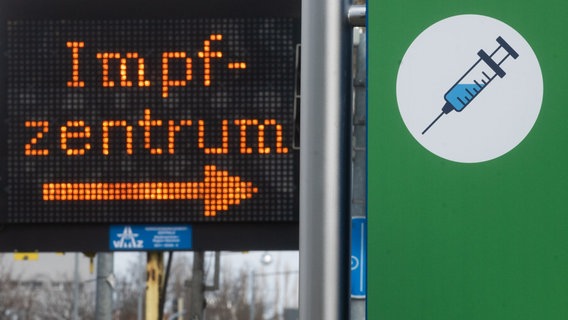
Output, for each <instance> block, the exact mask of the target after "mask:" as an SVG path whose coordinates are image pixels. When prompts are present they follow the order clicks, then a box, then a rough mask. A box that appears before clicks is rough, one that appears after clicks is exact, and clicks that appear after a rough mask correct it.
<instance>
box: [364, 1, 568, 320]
mask: <svg viewBox="0 0 568 320" xmlns="http://www.w3.org/2000/svg"><path fill="white" fill-rule="evenodd" d="M368 13H369V16H368V18H369V20H368V32H369V33H368V45H369V52H368V53H369V54H368V59H369V69H368V70H369V80H368V84H369V96H368V99H369V108H368V112H369V116H368V122H367V123H368V130H369V132H368V133H369V139H368V152H369V167H368V170H369V171H368V183H369V190H368V192H369V197H368V200H369V201H368V208H369V211H368V222H369V226H368V228H369V230H370V233H369V248H368V250H369V260H368V261H369V270H371V271H370V272H369V282H368V284H369V295H368V297H369V300H368V317H369V319H441V320H442V319H464V320H467V319H536V318H539V319H563V318H565V317H566V315H567V314H568V306H567V305H566V303H565V297H566V296H568V289H567V288H568V287H567V286H566V284H568V275H567V274H566V266H567V265H568V256H566V255H565V254H563V252H565V251H566V250H565V248H566V245H567V244H568V233H566V232H565V231H566V228H567V222H566V221H567V219H566V200H565V199H566V196H565V190H567V189H568V166H567V165H566V158H567V157H568V149H567V148H566V146H567V145H568V134H567V133H566V130H565V128H566V123H565V119H566V118H568V109H566V108H564V105H565V104H566V99H565V92H566V90H565V85H566V79H567V78H566V74H568V73H567V64H566V62H565V59H564V57H566V56H567V55H568V44H566V42H564V41H559V40H558V31H557V30H564V29H566V26H567V21H568V5H567V4H566V3H565V2H561V1H555V0H545V1H540V2H534V1H525V0H522V1H510V0H505V1H488V0H481V1H475V2H448V1H443V0H435V1H428V2H424V1H407V2H405V3H404V4H402V3H400V2H398V1H374V2H373V1H371V2H369V7H368Z"/></svg>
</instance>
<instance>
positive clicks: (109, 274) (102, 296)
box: [95, 252, 114, 320]
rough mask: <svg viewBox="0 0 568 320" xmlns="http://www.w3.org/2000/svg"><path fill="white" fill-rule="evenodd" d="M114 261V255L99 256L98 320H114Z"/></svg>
mask: <svg viewBox="0 0 568 320" xmlns="http://www.w3.org/2000/svg"><path fill="white" fill-rule="evenodd" d="M113 260H114V257H113V254H112V253H109V252H100V253H98V254H97V297H96V304H95V308H96V310H95V319H96V320H110V319H112V290H113V287H112V281H113V263H114V261H113Z"/></svg>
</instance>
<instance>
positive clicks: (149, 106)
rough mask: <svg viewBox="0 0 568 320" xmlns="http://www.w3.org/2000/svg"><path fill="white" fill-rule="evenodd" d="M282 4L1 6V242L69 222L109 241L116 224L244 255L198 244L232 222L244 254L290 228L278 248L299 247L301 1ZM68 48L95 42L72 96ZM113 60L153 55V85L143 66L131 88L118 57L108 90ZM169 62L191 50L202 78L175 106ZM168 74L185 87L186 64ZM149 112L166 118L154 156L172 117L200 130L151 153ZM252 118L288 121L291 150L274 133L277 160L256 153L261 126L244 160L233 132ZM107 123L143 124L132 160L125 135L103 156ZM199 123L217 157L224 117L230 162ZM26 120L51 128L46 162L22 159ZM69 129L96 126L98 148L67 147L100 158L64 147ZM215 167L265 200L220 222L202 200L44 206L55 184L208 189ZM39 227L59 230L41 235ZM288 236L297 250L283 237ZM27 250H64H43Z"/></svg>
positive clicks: (155, 133) (149, 64)
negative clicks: (203, 185)
mask: <svg viewBox="0 0 568 320" xmlns="http://www.w3.org/2000/svg"><path fill="white" fill-rule="evenodd" d="M279 2H281V3H278V2H267V1H262V2H261V1H244V2H243V1H238V2H236V1H207V2H204V3H192V2H188V1H172V0H167V1H160V2H155V1H115V2H111V1H106V0H105V1H97V2H92V1H89V2H84V3H83V1H65V0H58V1H45V0H43V1H39V0H24V1H21V0H12V1H6V0H0V16H1V18H2V24H1V28H2V30H1V43H0V45H1V48H0V49H1V50H2V52H3V53H4V54H3V55H2V58H1V61H0V68H1V69H0V72H1V75H2V77H1V81H2V82H1V83H0V85H1V87H0V89H1V90H0V99H1V101H2V107H1V108H0V116H1V117H2V118H3V119H4V125H3V126H2V128H1V131H0V134H1V135H2V136H3V137H4V138H3V139H2V145H1V148H2V149H1V150H0V151H2V152H1V157H2V163H3V166H2V167H3V168H2V172H1V178H2V180H1V183H2V185H3V188H2V193H1V195H0V197H1V198H0V208H1V211H0V220H1V221H4V222H5V223H6V224H7V226H6V228H7V230H6V231H4V233H3V234H4V235H8V234H11V235H12V236H13V234H14V233H13V232H12V231H10V230H16V229H14V228H17V229H18V230H22V229H21V228H23V227H24V228H25V229H23V230H28V229H29V228H28V227H30V228H32V229H34V230H35V231H34V233H35V235H38V234H41V233H42V232H47V233H46V235H47V234H50V233H49V232H54V230H56V229H58V228H61V227H62V226H66V227H74V226H75V227H76V226H77V225H80V224H85V223H89V224H91V226H92V227H90V228H88V230H89V231H86V230H85V229H84V228H85V227H81V228H83V232H82V234H83V235H85V234H89V232H90V233H93V237H97V236H95V234H101V235H102V234H104V231H103V230H105V226H106V225H107V224H110V223H129V224H132V223H170V224H171V223H192V224H195V226H194V229H195V232H194V233H195V237H196V239H194V243H195V245H196V246H197V247H202V248H207V247H215V248H218V249H222V248H223V247H231V248H235V244H234V243H233V244H231V245H228V246H225V245H223V241H219V240H215V241H210V240H211V239H209V240H207V241H203V243H202V244H200V240H199V237H200V236H199V235H200V231H199V230H200V228H203V229H204V230H206V229H207V230H211V229H210V228H211V227H213V226H215V225H216V224H217V223H219V222H230V225H231V226H234V227H230V226H223V227H222V228H220V229H219V230H221V229H223V228H224V229H223V230H225V231H224V232H225V233H227V234H233V235H234V236H238V235H239V234H241V233H244V232H246V234H247V236H245V237H243V241H244V242H243V246H244V247H246V248H244V247H243V248H242V249H247V248H251V249H252V248H254V247H255V245H253V244H252V242H255V241H256V240H255V239H257V240H258V239H259V238H257V237H255V236H251V235H250V234H251V233H252V234H254V233H255V230H263V231H264V232H266V231H269V232H270V231H271V230H277V229H275V228H278V227H279V226H282V227H283V229H281V230H282V231H284V233H286V234H287V235H285V236H284V235H282V234H280V235H278V234H275V235H273V236H271V237H274V236H276V237H278V236H279V237H281V239H280V240H278V241H277V242H278V243H280V244H278V245H276V247H274V248H275V249H278V248H293V247H295V246H297V239H296V237H297V222H298V183H297V182H298V151H297V150H296V149H294V148H293V146H294V141H293V139H294V132H295V130H296V128H295V119H294V117H295V115H294V95H295V90H296V76H297V75H296V70H295V64H296V47H297V44H298V43H299V17H300V15H299V11H300V3H299V1H279ZM211 35H222V39H219V40H217V41H211V48H210V51H218V52H222V55H223V56H222V57H219V58H214V59H211V63H210V70H211V84H210V85H208V86H206V85H205V71H204V70H205V69H206V63H205V60H204V59H203V58H200V57H199V52H203V51H204V50H205V49H204V46H205V44H204V41H206V40H209V38H210V36H211ZM67 42H83V43H84V47H82V48H81V49H80V50H79V74H80V80H81V81H84V83H85V86H84V87H68V86H67V82H68V81H70V80H72V79H71V75H72V71H73V70H72V55H71V54H72V50H71V48H68V47H67V45H66V44H67ZM104 52H108V53H120V54H121V55H122V57H124V55H126V54H127V53H132V52H136V53H137V54H138V55H139V57H142V58H144V66H145V77H146V80H148V81H150V83H151V84H150V86H147V87H138V86H137V85H136V82H137V81H136V80H137V77H136V73H135V71H136V67H137V66H136V64H135V63H134V64H132V62H133V61H134V62H135V61H136V60H135V59H130V60H129V62H128V63H129V64H128V78H129V80H132V82H133V83H134V85H133V86H132V87H121V86H120V85H119V82H120V74H119V60H118V59H115V61H114V60H112V59H110V61H111V62H110V64H109V66H110V71H109V77H110V80H114V81H115V83H116V85H115V87H113V88H106V87H103V86H102V82H103V78H102V63H101V59H98V58H97V53H104ZM164 52H186V53H187V57H189V58H191V59H192V67H191V69H192V73H193V76H192V80H191V81H188V82H187V85H186V86H183V87H169V90H168V92H169V96H168V97H167V98H164V97H163V96H162V94H163V85H162V79H161V77H162V72H163V69H162V68H163V66H162V55H163V53H164ZM178 60H180V61H181V59H178ZM231 62H245V63H246V66H247V67H246V69H243V70H235V69H229V68H227V65H228V63H231ZM169 68H170V69H169V72H170V77H171V78H176V79H183V76H184V72H185V70H186V66H185V65H184V64H182V63H170V64H169ZM133 71H134V72H133ZM146 110H150V112H151V118H152V120H162V121H163V125H162V126H161V127H158V126H156V127H152V129H151V134H152V138H151V141H152V147H154V148H157V147H160V148H162V149H163V150H164V151H166V150H167V148H168V144H167V142H168V141H167V134H168V131H167V123H168V121H169V120H173V121H176V122H177V123H179V121H181V120H186V119H189V120H192V122H193V124H192V125H191V126H189V127H187V128H184V129H182V131H180V132H179V133H177V134H176V142H175V153H174V154H169V153H168V152H164V153H163V154H160V155H157V154H151V153H150V152H149V150H148V148H145V146H144V142H145V141H144V128H143V127H142V126H139V125H138V122H139V121H141V120H144V112H145V111H146ZM241 119H248V120H253V119H255V120H258V121H260V122H261V123H262V122H263V121H264V120H267V119H273V120H275V121H276V122H277V123H278V124H280V125H282V133H283V142H282V143H283V146H284V147H286V148H287V149H288V151H287V152H282V153H277V152H276V148H275V146H276V139H275V138H276V130H275V127H274V126H267V127H266V130H265V137H266V141H265V145H266V146H267V147H271V152H270V153H269V154H259V153H258V152H257V150H258V127H254V126H249V128H248V129H247V147H250V148H252V150H253V151H254V152H253V153H252V154H242V153H241V151H240V134H241V131H240V128H239V126H238V125H237V124H236V123H235V121H236V120H241ZM105 120H106V121H111V120H114V121H118V120H121V121H126V122H127V123H128V125H131V126H132V127H133V144H132V154H127V153H126V146H125V136H124V133H122V132H121V131H120V130H116V131H110V132H111V133H110V149H109V154H108V155H105V154H103V151H102V135H103V132H102V122H103V121H105ZM199 120H201V121H203V122H204V124H205V130H204V131H205V144H206V147H217V146H220V141H221V139H222V136H221V134H222V131H223V130H221V124H222V122H223V121H224V120H226V121H227V123H228V131H227V132H228V137H229V138H228V152H227V153H226V154H205V152H204V150H203V149H202V148H199V147H198V143H197V141H198V121H199ZM27 121H28V122H29V121H36V123H39V121H44V123H45V122H49V132H47V133H45V134H44V135H43V136H42V138H41V139H39V140H38V141H37V143H36V144H34V145H33V147H34V148H37V149H47V150H49V155H34V156H30V155H26V154H25V153H24V151H25V149H24V147H25V145H26V144H28V143H30V141H31V140H30V139H32V138H34V136H35V135H36V134H37V132H38V131H39V130H40V129H42V128H41V126H37V127H31V128H30V127H29V126H28V127H26V126H25V125H24V124H25V123H26V122H27ZM68 121H84V125H82V126H81V127H77V128H75V129H76V130H77V131H80V130H81V128H84V127H85V126H89V128H90V129H91V137H90V138H88V139H70V142H69V148H78V149H80V148H82V147H83V146H84V145H85V143H87V142H88V143H89V144H90V145H91V148H90V149H89V150H86V151H85V154H84V155H67V154H66V152H65V150H63V149H62V141H61V127H62V126H66V123H67V122H68ZM113 132H114V133H113ZM208 165H213V166H216V167H217V170H223V171H227V172H228V173H229V174H230V175H234V176H239V177H240V178H241V180H242V181H247V182H251V183H252V184H253V185H254V187H256V188H258V192H257V193H255V194H253V195H252V197H251V198H250V199H244V200H242V201H241V202H240V204H238V205H231V206H229V208H228V210H221V211H218V212H217V215H216V216H215V217H205V216H204V214H203V213H204V202H203V201H202V200H200V199H197V200H123V201H116V200H115V201H109V200H107V201H104V200H100V201H97V200H90V201H44V200H43V199H42V185H43V184H44V183H99V182H101V183H102V182H109V183H116V182H132V183H135V182H200V181H203V179H204V168H205V166H208ZM92 223H95V224H94V225H93V224H92ZM38 224H39V225H38ZM54 224H57V226H55V225H54ZM16 225H17V227H15V226H16ZM42 225H44V226H48V227H39V226H42ZM11 226H12V227H11ZM26 226H28V227H26ZM10 227H11V228H12V229H10ZM46 230H47V231H46ZM49 230H51V231H49ZM74 230H77V228H75V229H74ZM97 230H98V231H97ZM237 230H241V231H237ZM1 237H2V233H0V240H1ZM208 237H211V235H210V234H209V235H208ZM282 237H284V239H290V240H289V241H288V240H284V241H283V240H282ZM247 239H248V240H247ZM260 240H261V241H265V244H264V245H262V246H261V247H263V248H265V247H267V246H268V247H271V245H270V241H269V240H268V241H267V239H262V238H260ZM230 241H234V239H233V240H230ZM10 242H13V240H10ZM56 242H57V241H56ZM206 242H207V243H208V245H205V243H206ZM214 243H216V244H214ZM246 243H248V244H246ZM35 244H37V245H35ZM209 244H212V245H209ZM22 245H23V246H24V247H28V246H34V245H35V247H36V248H40V249H41V248H47V249H53V250H59V249H65V248H61V245H58V244H54V245H53V246H49V245H47V246H46V245H42V244H39V243H38V242H37V241H36V242H34V241H28V242H27V244H25V245H24V244H22ZM18 246H21V245H18ZM98 246H100V245H98V244H97V245H91V247H93V248H96V247H98ZM12 247H14V245H12ZM12 247H9V248H12ZM0 248H1V247H0ZM107 248H108V247H107ZM14 249H16V247H14ZM87 249H88V248H84V249H82V250H87Z"/></svg>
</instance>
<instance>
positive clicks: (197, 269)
mask: <svg viewBox="0 0 568 320" xmlns="http://www.w3.org/2000/svg"><path fill="white" fill-rule="evenodd" d="M204 273H205V253H204V252H203V251H195V252H193V268H192V276H191V277H192V279H191V306H190V308H189V311H190V312H191V316H190V319H191V320H203V305H204V302H205V298H204V296H203V294H204V291H205V283H204Z"/></svg>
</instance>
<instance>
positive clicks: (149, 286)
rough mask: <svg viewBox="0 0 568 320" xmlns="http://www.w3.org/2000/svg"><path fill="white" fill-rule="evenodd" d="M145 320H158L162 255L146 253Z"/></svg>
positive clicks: (162, 275) (162, 267)
mask: <svg viewBox="0 0 568 320" xmlns="http://www.w3.org/2000/svg"><path fill="white" fill-rule="evenodd" d="M146 274H147V280H146V320H160V319H158V318H159V314H160V310H159V305H160V292H161V288H162V279H163V277H164V254H163V253H161V252H148V258H147V262H146Z"/></svg>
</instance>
